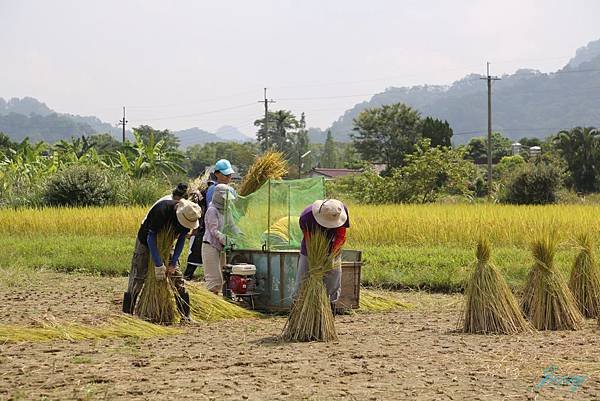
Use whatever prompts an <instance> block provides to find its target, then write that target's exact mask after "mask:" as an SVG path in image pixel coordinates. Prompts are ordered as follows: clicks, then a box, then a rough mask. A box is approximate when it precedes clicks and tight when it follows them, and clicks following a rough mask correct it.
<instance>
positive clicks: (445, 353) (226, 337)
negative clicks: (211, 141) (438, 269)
mask: <svg viewBox="0 0 600 401" xmlns="http://www.w3.org/2000/svg"><path fill="white" fill-rule="evenodd" d="M32 285H33V293H35V294H36V301H35V302H33V301H31V300H30V299H26V300H23V299H22V298H23V297H24V296H25V295H26V294H27V293H29V294H32V290H31V289H26V288H6V287H0V301H1V305H0V316H1V318H2V323H7V322H10V323H18V324H29V323H31V322H33V319H35V318H38V319H39V317H40V314H42V313H52V315H53V316H54V317H56V318H57V319H63V320H65V321H72V320H75V321H82V322H90V321H94V320H95V317H94V316H98V319H100V318H101V317H102V315H103V313H105V314H107V315H108V314H111V313H114V312H116V311H118V308H119V305H118V304H117V301H118V299H119V293H120V292H121V291H122V287H123V286H124V285H125V280H124V279H122V278H120V279H106V278H95V277H89V276H81V277H78V276H72V275H62V274H49V275H48V276H47V277H46V276H44V277H43V280H37V281H35V282H34V283H33V284H32ZM69 289H70V290H71V291H72V292H71V293H70V292H69V291H70V290H69ZM401 297H402V298H403V299H405V300H406V301H407V302H410V303H412V304H413V305H414V307H413V308H411V309H409V310H401V311H397V312H393V313H380V314H355V315H349V316H338V317H337V318H336V327H337V330H338V334H339V341H338V342H336V343H330V344H323V343H307V344H287V343H281V342H279V341H278V340H277V335H279V334H280V332H281V329H282V327H283V325H284V323H285V320H284V318H271V319H246V320H237V321H231V320H230V321H221V322H213V323H199V324H197V325H194V326H191V327H186V328H185V332H184V333H183V334H180V335H177V336H171V337H164V338H153V339H146V340H136V339H122V338H120V339H110V340H97V341H82V342H68V341H55V342H46V343H34V344H31V343H20V344H9V343H7V344H0V366H1V367H2V369H1V370H0V400H44V399H45V400H215V401H216V400H403V399H414V400H463V399H469V400H528V399H531V400H534V399H536V400H560V399H565V400H567V399H568V400H571V399H573V400H594V399H598V394H600V378H599V374H600V360H599V359H598V357H597V355H598V350H600V336H599V333H598V331H597V328H596V326H595V322H592V321H588V325H587V326H586V328H585V329H584V330H582V331H579V332H554V333H537V334H533V335H527V336H477V335H463V334H456V333H454V332H453V330H454V329H455V327H456V322H457V319H458V313H459V309H460V303H461V299H462V298H461V296H460V295H451V296H448V295H430V294H424V293H402V294H401ZM35 305H37V306H36V307H35V308H34V306H35ZM36 308H37V309H36ZM80 312H81V313H80ZM550 365H555V366H556V367H557V370H556V372H555V374H556V376H557V377H559V376H561V377H562V376H568V375H577V374H579V375H586V376H588V378H587V380H586V381H585V382H584V383H583V385H582V386H581V387H580V388H578V389H577V390H576V391H575V392H572V391H571V389H572V388H571V386H570V385H568V384H567V383H566V381H565V384H564V385H557V384H547V385H545V386H543V387H542V388H541V389H540V390H539V391H537V392H536V391H533V387H534V386H535V385H536V384H537V383H539V381H540V379H541V378H542V372H543V371H544V369H545V368H547V367H548V366H550Z"/></svg>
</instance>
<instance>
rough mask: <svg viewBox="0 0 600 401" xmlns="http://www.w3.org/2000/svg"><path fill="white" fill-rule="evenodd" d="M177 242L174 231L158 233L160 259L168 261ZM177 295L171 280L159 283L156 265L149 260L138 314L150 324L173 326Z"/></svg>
mask: <svg viewBox="0 0 600 401" xmlns="http://www.w3.org/2000/svg"><path fill="white" fill-rule="evenodd" d="M174 240H175V233H174V231H173V230H170V229H168V230H162V231H160V232H159V233H158V235H157V238H156V243H157V246H158V252H159V253H160V257H161V259H162V260H164V261H168V260H169V257H170V253H171V248H172V246H173V241H174ZM175 311H176V306H175V294H174V291H173V285H172V284H171V282H170V280H169V279H168V278H167V279H166V280H162V281H157V280H156V276H155V275H154V263H153V261H152V258H148V272H147V273H146V280H145V281H144V287H143V288H142V292H141V294H140V299H139V300H138V304H137V308H136V311H135V312H136V314H137V315H138V316H139V317H140V318H142V319H144V320H147V321H149V322H152V323H157V324H173V323H175V317H176V312H175Z"/></svg>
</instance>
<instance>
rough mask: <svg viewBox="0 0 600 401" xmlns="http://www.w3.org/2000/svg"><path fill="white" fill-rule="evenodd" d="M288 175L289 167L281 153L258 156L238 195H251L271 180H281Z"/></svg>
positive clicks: (271, 152)
mask: <svg viewBox="0 0 600 401" xmlns="http://www.w3.org/2000/svg"><path fill="white" fill-rule="evenodd" d="M287 173H288V165H287V162H286V161H285V158H284V155H283V153H281V152H273V151H269V152H266V153H265V154H263V155H262V156H258V157H257V158H256V160H254V163H253V164H252V166H250V168H249V169H248V172H247V173H246V175H245V176H244V179H243V180H242V183H241V184H240V188H239V190H238V193H239V194H240V195H241V196H247V195H250V194H251V193H252V192H254V191H256V190H257V189H258V188H260V187H261V186H262V185H263V184H264V183H265V182H267V181H268V180H270V179H273V180H279V179H281V178H283V177H284V176H285V175H286V174H287Z"/></svg>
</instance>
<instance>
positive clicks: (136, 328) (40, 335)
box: [0, 316, 181, 343]
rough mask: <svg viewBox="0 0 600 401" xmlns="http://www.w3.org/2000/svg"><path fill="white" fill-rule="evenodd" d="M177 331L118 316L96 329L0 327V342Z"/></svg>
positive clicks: (52, 324)
mask: <svg viewBox="0 0 600 401" xmlns="http://www.w3.org/2000/svg"><path fill="white" fill-rule="evenodd" d="M180 332H181V331H180V330H178V329H175V328H171V327H163V326H158V325H155V324H152V323H149V322H145V321H143V320H140V319H136V318H134V317H131V316H119V317H116V318H114V319H112V320H111V321H109V322H108V323H107V324H103V325H100V326H83V325H80V324H74V323H60V322H56V321H47V322H41V324H40V325H39V327H22V326H17V325H0V342H12V343H14V342H26V341H31V342H41V341H54V340H68V341H82V340H90V339H102V338H115V337H133V338H150V337H155V336H166V335H174V334H179V333H180Z"/></svg>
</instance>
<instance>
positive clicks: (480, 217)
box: [0, 204, 600, 247]
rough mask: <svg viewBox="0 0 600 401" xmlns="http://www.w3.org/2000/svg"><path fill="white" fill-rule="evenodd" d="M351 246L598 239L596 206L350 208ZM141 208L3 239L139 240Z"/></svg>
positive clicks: (51, 221)
mask: <svg viewBox="0 0 600 401" xmlns="http://www.w3.org/2000/svg"><path fill="white" fill-rule="evenodd" d="M348 208H349V211H350V221H351V225H352V227H351V229H350V230H349V231H348V236H349V246H353V247H361V246H384V245H410V246H424V245H442V244H448V245H459V246H466V244H471V245H472V244H475V240H476V238H479V235H480V234H485V235H486V236H487V237H488V238H489V240H490V241H491V243H492V244H493V245H494V246H509V245H511V246H523V245H524V246H528V244H529V242H530V240H531V238H532V234H535V233H537V232H539V230H540V229H541V228H544V227H552V228H554V229H555V230H556V231H557V233H558V235H559V237H560V239H561V240H566V239H570V238H571V237H572V236H573V235H574V234H576V233H578V232H581V231H590V232H591V233H592V235H593V238H594V240H596V241H597V240H598V238H600V232H598V230H597V229H596V228H597V222H598V219H600V206H598V205H553V206H509V205H489V204H478V205H463V204H461V205H437V204H432V205H382V206H372V205H369V206H364V205H352V204H350V205H348ZM146 212H147V210H146V208H143V207H103V208H44V209H17V210H13V209H2V210H0V222H1V223H2V224H0V234H10V235H24V236H28V235H30V236H37V235H41V234H44V235H48V234H60V235H86V236H94V235H98V236H120V235H128V236H129V235H131V236H133V235H135V233H136V232H137V229H138V227H139V224H140V221H141V220H142V218H143V217H144V215H145V214H146Z"/></svg>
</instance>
